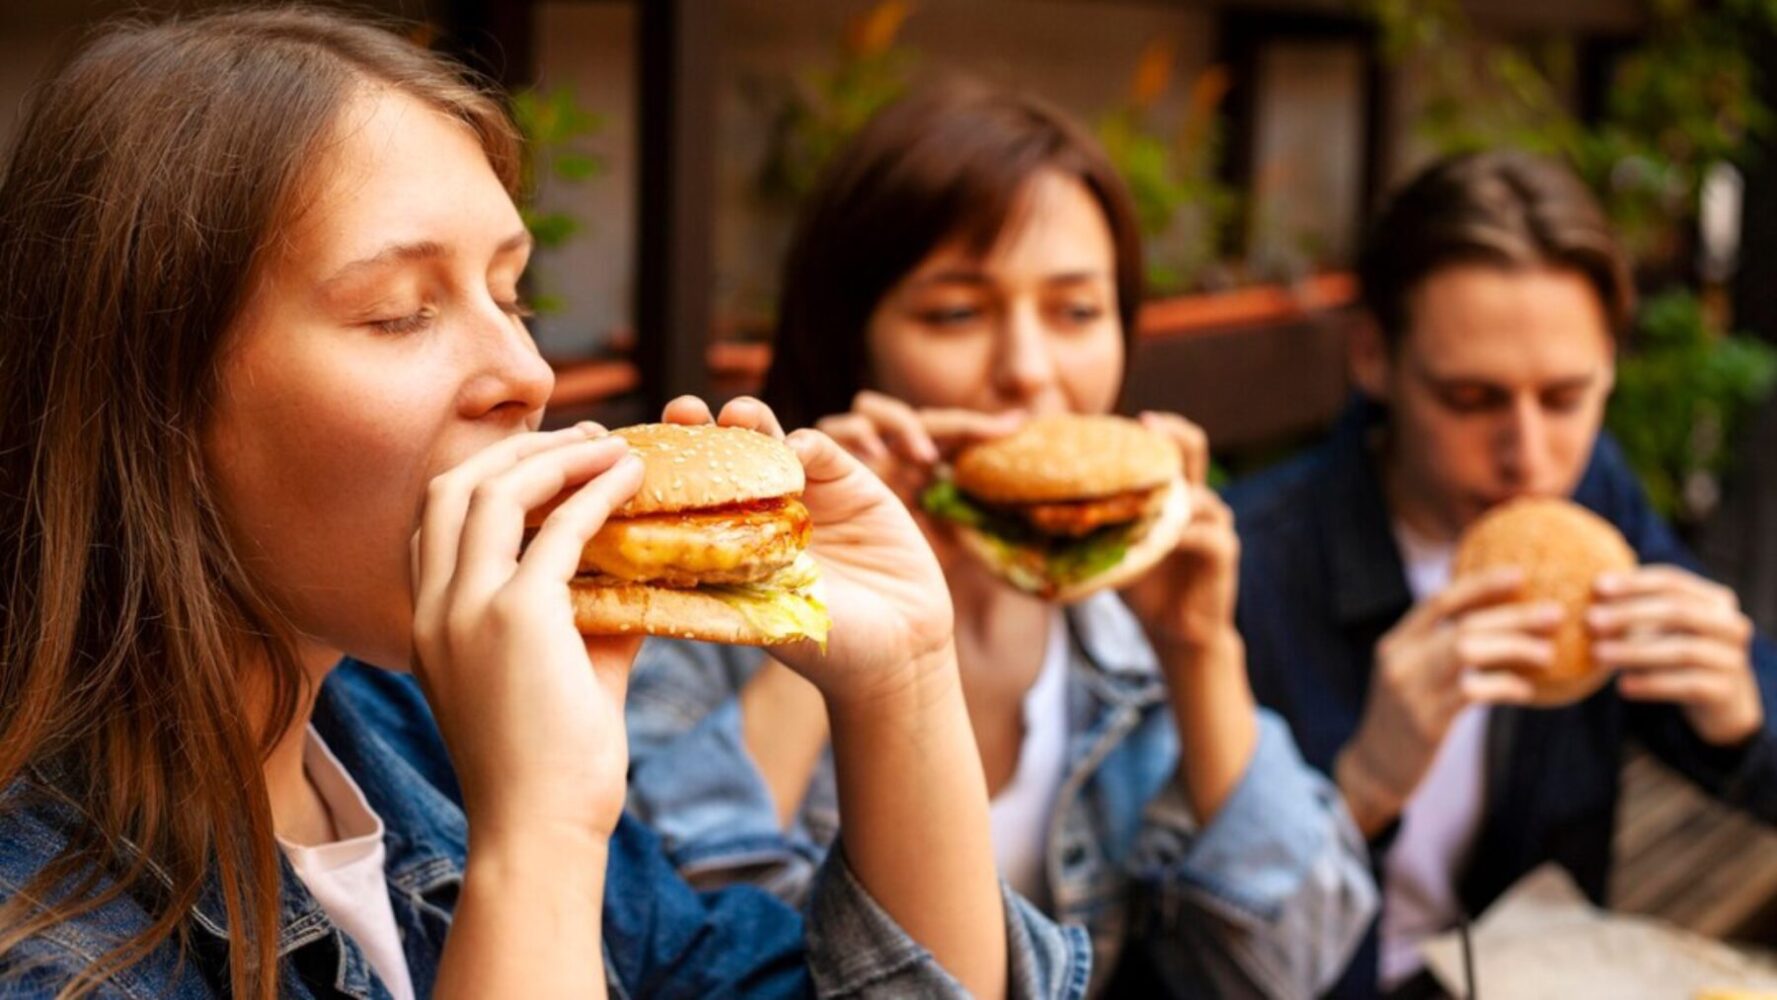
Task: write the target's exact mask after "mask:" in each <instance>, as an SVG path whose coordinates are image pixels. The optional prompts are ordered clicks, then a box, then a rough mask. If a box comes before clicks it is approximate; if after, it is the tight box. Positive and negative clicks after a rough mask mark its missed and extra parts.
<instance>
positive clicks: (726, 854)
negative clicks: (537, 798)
mask: <svg viewBox="0 0 1777 1000" xmlns="http://www.w3.org/2000/svg"><path fill="white" fill-rule="evenodd" d="M1067 620H1068V621H1067V623H1068V632H1069V636H1070V639H1071V640H1072V647H1071V650H1070V663H1069V665H1068V694H1067V699H1068V701H1067V703H1068V716H1069V719H1068V737H1067V740H1068V742H1067V764H1066V772H1065V775H1064V778H1063V781H1062V785H1061V788H1060V791H1059V792H1058V794H1057V797H1056V803H1055V806H1054V808H1053V810H1052V811H1051V814H1050V816H1049V820H1048V822H1049V835H1048V854H1047V858H1046V859H1045V860H1046V871H1047V879H1048V884H1049V890H1050V894H1051V895H1052V896H1053V905H1052V908H1051V912H1052V913H1053V914H1054V916H1055V917H1056V919H1058V920H1061V921H1063V922H1064V923H1067V924H1076V925H1078V926H1080V927H1083V928H1085V929H1086V930H1087V931H1088V932H1089V933H1090V934H1091V944H1092V953H1093V956H1094V959H1095V962H1096V964H1097V966H1098V976H1097V981H1096V983H1095V984H1094V985H1095V989H1096V990H1098V991H1102V992H1104V993H1105V995H1107V996H1154V995H1171V996H1180V997H1203V996H1225V997H1277V998H1294V997H1306V996H1310V995H1312V994H1313V993H1314V992H1316V991H1317V990H1318V989H1320V988H1322V987H1324V986H1325V985H1327V984H1328V983H1330V982H1331V981H1332V980H1333V979H1334V978H1335V977H1336V976H1337V975H1338V974H1339V971H1340V970H1341V969H1342V968H1343V967H1344V965H1345V962H1346V960H1347V958H1348V957H1349V955H1350V954H1351V949H1352V948H1353V947H1355V946H1356V943H1357V941H1358V940H1359V938H1360V937H1361V935H1362V934H1363V931H1364V928H1365V927H1366V926H1368V924H1369V920H1370V915H1371V914H1372V913H1373V912H1374V910H1375V896H1376V892H1375V887H1374V885H1373V884H1372V882H1371V877H1370V873H1369V870H1368V867H1367V860H1368V857H1367V854H1366V853H1365V851H1364V847H1363V840H1362V838H1361V837H1360V836H1359V835H1358V833H1357V828H1356V827H1355V826H1354V825H1353V824H1352V822H1351V819H1350V817H1348V816H1347V815H1346V813H1345V808H1344V803H1343V802H1342V801H1341V800H1340V798H1339V795H1338V792H1337V791H1336V790H1334V789H1333V787H1332V786H1331V784H1330V783H1328V782H1327V781H1326V780H1325V779H1324V778H1323V777H1321V776H1320V774H1319V773H1318V772H1316V771H1314V770H1313V769H1312V768H1310V767H1308V766H1306V765H1305V764H1303V763H1302V759H1301V757H1300V756H1299V755H1298V754H1297V753H1296V748H1295V746H1294V745H1293V744H1292V741H1291V740H1290V736H1289V732H1288V731H1287V730H1286V729H1285V727H1284V725H1283V723H1282V722H1281V721H1280V720H1279V719H1277V717H1276V716H1274V715H1272V714H1271V713H1269V712H1261V713H1260V718H1259V744H1258V748H1257V749H1256V750H1255V751H1254V754H1253V759H1252V761H1251V763H1250V764H1249V765H1248V766H1247V769H1246V773H1245V774H1244V775H1242V776H1241V779H1240V781H1239V783H1238V784H1237V785H1236V786H1235V787H1234V790H1233V791H1232V792H1231V793H1230V794H1229V796H1228V799H1227V802H1226V803H1225V804H1224V805H1223V806H1222V809H1221V811H1220V812H1219V813H1217V814H1216V817H1215V819H1214V820H1213V821H1212V822H1210V823H1208V824H1201V823H1199V822H1198V821H1197V819H1196V817H1195V816H1194V815H1193V814H1192V812H1191V809H1190V806H1189V805H1188V804H1187V803H1186V801H1185V798H1184V796H1183V795H1182V794H1181V793H1180V791H1179V785H1178V782H1177V781H1176V780H1175V775H1176V774H1177V771H1178V765H1179V743H1178V733H1177V730H1176V729H1175V728H1174V726H1173V716H1172V711H1171V709H1170V707H1169V706H1168V704H1167V697H1166V687H1165V683H1164V681H1163V680H1162V678H1161V675H1160V665H1159V663H1158V661H1157V660H1156V659H1155V657H1154V651H1153V648H1152V647H1151V646H1149V645H1148V641H1147V639H1146V637H1145V636H1144V635H1143V633H1142V631H1141V627H1140V626H1139V625H1138V624H1137V623H1136V621H1135V618H1134V616H1133V615H1131V614H1130V613H1129V610H1128V609H1127V608H1125V607H1124V606H1123V603H1122V602H1121V601H1120V600H1118V599H1117V597H1116V596H1115V595H1112V594H1100V595H1097V596H1096V597H1093V598H1091V599H1090V600H1087V601H1084V602H1082V603H1080V604H1078V605H1075V606H1074V607H1073V608H1071V609H1070V610H1069V612H1068V616H1067ZM760 659H761V657H760V655H759V654H758V653H757V652H756V651H754V650H750V649H739V648H736V647H724V646H710V645H705V644H702V643H693V642H679V641H663V640H650V641H649V642H648V643H647V644H646V645H645V646H643V648H642V653H641V655H640V656H639V657H638V658H637V660H636V673H635V679H634V682H633V683H632V685H631V688H630V697H629V708H628V713H629V733H630V754H631V757H632V761H633V767H632V769H631V773H630V806H631V808H632V809H634V810H635V812H636V814H637V815H639V816H641V817H643V818H644V819H645V820H646V821H647V822H649V823H650V824H652V825H653V826H654V827H655V828H656V829H658V830H659V831H660V834H661V837H662V838H663V839H664V841H665V842H666V847H667V850H668V851H669V853H670V855H671V857H672V859H673V860H674V861H675V862H677V863H678V865H679V867H680V870H681V871H683V872H684V873H685V874H686V876H687V877H689V878H691V879H693V880H694V881H697V882H698V883H699V884H712V885H717V884H728V883H732V882H736V881H745V882H750V883H752V884H754V885H758V886H761V887H763V888H767V889H769V890H771V891H772V892H773V893H774V894H777V895H779V896H781V897H783V898H785V899H787V900H792V901H795V900H800V899H801V898H802V897H803V894H804V893H806V891H807V889H808V885H809V879H810V878H811V877H812V876H813V873H814V871H815V868H816V865H818V864H819V863H820V862H821V859H822V858H823V857H825V856H826V852H827V849H828V847H829V845H831V844H833V843H835V842H836V834H837V831H838V822H839V812H838V796H837V792H836V787H835V784H834V779H833V770H832V759H831V755H830V754H829V755H828V756H827V758H825V759H824V760H823V761H822V763H821V765H820V766H819V767H818V768H817V769H816V771H815V774H814V776H813V778H812V780H811V782H810V787H809V790H808V793H807V796H806V797H805V799H804V800H803V803H802V807H801V809H800V810H799V812H798V815H797V817H796V819H795V822H794V823H793V824H792V826H791V828H790V829H789V830H788V831H785V830H784V829H783V827H782V825H781V824H780V823H779V821H778V816H777V810H776V806H775V805H774V804H773V801H772V798H771V794H770V792H769V791H767V790H766V788H765V783H764V779H763V778H762V777H761V776H760V774H759V772H758V769H757V767H756V766H755V765H754V763H753V759H752V757H751V755H750V754H749V753H748V752H747V749H746V746H745V743H744V740H743V737H742V734H741V716H740V708H739V691H740V689H741V688H742V686H744V684H745V683H746V680H747V679H748V678H749V677H751V676H752V673H753V671H754V670H755V669H756V668H757V667H758V664H759V662H760ZM1081 946H1082V951H1083V950H1084V942H1082V945H1081Z"/></svg>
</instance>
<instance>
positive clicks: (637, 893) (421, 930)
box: [0, 661, 1088, 1000]
mask: <svg viewBox="0 0 1777 1000" xmlns="http://www.w3.org/2000/svg"><path fill="white" fill-rule="evenodd" d="M314 724H315V727H316V729H318V730H319V731H320V733H321V736H322V738H323V739H325V740H326V741H327V745H328V746H329V747H330V748H332V750H333V751H334V753H336V754H337V755H338V756H339V759H340V761H341V763H343V764H344V765H345V768H346V770H347V771H349V772H350V773H351V775H352V777H353V778H354V779H355V780H356V781H357V782H358V784H359V786H360V787H362V788H363V790H364V795H365V797H366V798H367V799H369V801H370V804H371V806H372V807H373V808H375V809H376V811H377V813H378V814H379V815H381V817H382V819H383V823H384V825H385V827H386V833H385V835H384V846H385V848H386V851H387V875H388V889H389V901H390V903H391V904H392V905H393V907H394V912H395V919H396V922H397V924H398V925H399V927H400V930H401V937H402V947H403V950H404V951H405V952H406V955H407V964H408V967H409V969H410V971H411V972H412V975H413V984H414V989H415V993H416V995H418V996H421V997H425V996H429V995H430V994H431V992H432V988H433V985H434V977H435V976H436V975H437V971H438V963H439V959H440V956H441V955H442V952H443V948H444V939H445V935H446V933H447V932H448V931H449V929H450V922H451V913H452V910H453V908H454V907H455V905H456V899H457V893H458V891H459V890H460V888H461V886H462V880H463V866H464V862H465V860H466V857H467V844H466V835H467V828H466V826H465V821H464V816H463V812H462V804H461V796H460V794H459V792H458V788H457V783H456V778H455V776H454V774H453V772H452V770H451V766H450V762H449V760H448V758H447V757H446V756H445V751H444V745H443V743H442V741H441V740H440V739H439V736H438V731H437V728H436V727H435V725H434V723H433V720H432V716H431V713H430V711H429V710H428V709H427V707H426V704H425V702H424V700H423V699H422V698H421V697H420V694H419V691H418V687H417V686H416V685H415V684H414V682H413V680H412V679H411V678H408V677H403V676H399V675H396V674H392V673H388V672H386V671H382V670H377V669H375V668H373V667H366V666H363V665H360V664H355V663H352V662H350V661H347V662H346V663H344V664H342V665H341V666H340V667H339V668H338V669H337V670H335V671H334V672H333V674H332V676H331V677H330V678H329V679H328V681H327V682H326V684H325V685H323V687H322V689H321V693H320V698H319V702H318V704H317V705H316V708H315V715H314ZM56 785H57V781H56V777H55V773H54V771H53V770H52V769H50V768H42V767H40V768H35V769H33V771H32V774H31V776H30V777H28V778H26V779H22V780H20V781H19V782H16V783H15V784H14V785H13V787H11V788H9V789H7V790H6V792H5V794H4V796H0V901H5V900H7V899H8V898H9V897H11V896H13V895H14V894H16V893H17V892H18V890H19V888H20V887H21V886H23V885H24V884H25V883H26V882H27V881H28V880H29V879H30V878H31V877H32V876H33V875H35V874H36V873H37V872H38V871H40V870H42V868H43V867H44V866H45V864H46V863H47V862H48V861H49V860H50V859H51V858H52V857H53V856H54V855H55V853H56V852H57V851H58V850H59V849H60V847H61V846H62V845H63V844H64V843H66V842H67V840H68V836H69V832H70V830H71V829H73V828H74V827H75V826H76V825H77V824H79V823H80V822H81V817H80V815H79V812H78V810H77V809H76V808H75V807H74V806H73V804H72V803H71V802H70V801H69V800H68V799H66V798H64V797H59V796H58V794H57V789H56ZM213 888H214V887H213V886H212V890H213ZM1007 906H1008V909H1007V924H1008V931H1009V939H1008V945H1009V947H1008V951H1009V953H1010V960H1011V961H1010V970H1009V971H1010V979H1011V983H1012V993H1013V995H1015V996H1025V997H1037V996H1043V997H1064V996H1067V997H1073V996H1079V995H1081V994H1082V993H1083V992H1084V989H1085V985H1086V979H1087V975H1088V972H1087V969H1086V967H1085V966H1084V964H1082V963H1081V962H1080V961H1079V959H1078V957H1077V956H1076V955H1074V954H1073V953H1072V950H1071V947H1070V945H1071V942H1070V940H1069V938H1068V937H1067V936H1066V935H1064V934H1063V933H1062V932H1061V930H1060V929H1059V928H1057V927H1055V926H1054V925H1053V924H1052V923H1050V922H1049V921H1048V920H1047V919H1046V918H1044V917H1042V916H1041V915H1040V914H1038V913H1036V912H1035V911H1034V910H1032V909H1030V908H1029V907H1028V905H1027V904H1023V903H1021V902H1019V901H1017V900H1015V899H1008V903H1007ZM282 913H283V920H282V931H281V935H280V939H279V954H280V956H281V957H282V964H281V966H280V969H279V990H278V993H279V995H280V996H281V997H285V998H296V1000H304V998H321V997H358V998H378V1000H382V998H387V997H388V995H389V994H388V991H387V990H386V989H385V988H384V987H383V985H382V983H381V982H380V981H378V980H377V979H376V977H375V974H374V973H373V972H372V971H371V969H370V965H369V963H368V962H367V961H366V960H365V958H364V956H363V954H362V953H361V952H360V951H359V950H358V948H357V946H356V945H355V944H354V943H353V942H352V941H351V939H350V938H348V937H347V936H346V935H345V934H343V933H342V932H341V931H340V930H339V929H338V928H336V927H335V926H334V925H333V923H332V922H331V921H330V920H329V919H328V918H327V916H326V914H325V913H323V912H322V911H321V908H320V906H319V904H318V903H316V901H315V899H314V897H313V896H311V895H309V894H308V892H307V891H306V890H305V889H304V887H303V885H302V883H301V882H300V881H299V880H297V879H296V878H295V877H294V875H293V874H292V873H291V871H290V869H289V868H288V866H286V867H285V871H284V881H283V898H282ZM191 918H192V924H193V926H194V928H195V932H194V934H193V935H192V943H193V947H192V949H191V950H190V952H189V954H188V955H187V956H185V960H184V961H181V955H180V953H179V950H178V949H177V948H176V947H174V946H167V947H163V948H161V949H159V950H157V951H156V952H155V953H153V954H152V955H150V956H149V957H148V959H147V960H146V961H144V962H142V963H141V964H139V965H136V966H134V967H132V968H130V969H129V970H127V971H126V972H124V973H123V974H121V975H118V976H116V977H113V978H112V979H111V980H110V981H109V982H107V983H106V984H105V986H104V987H103V988H102V989H101V990H100V991H99V993H98V996H100V997H104V998H124V997H128V998H147V997H164V998H169V1000H195V998H213V997H223V996H227V995H228V988H227V986H228V975H227V970H226V967H225V962H224V957H225V950H226V949H225V941H226V936H227V933H228V930H227V927H228V921H227V918H226V917H225V916H224V913H223V911H222V908H221V905H220V902H219V900H218V899H217V897H216V896H215V895H214V893H213V891H212V893H210V894H208V895H206V897H205V898H204V899H203V900H202V901H201V902H200V904H199V905H198V906H197V907H196V908H195V910H194V912H193V913H192V915H191ZM148 924H149V916H148V913H147V912H146V911H145V910H144V908H143V907H142V906H141V905H139V904H138V903H137V902H135V901H133V900H129V899H123V900H117V901H114V902H112V903H110V904H108V905H106V906H104V907H103V908H101V909H100V910H98V911H97V912H94V913H91V914H88V915H86V916H84V917H82V918H80V919H78V920H76V921H74V922H72V923H66V924H61V925H58V926H55V927H53V928H50V929H49V930H47V931H44V932H43V933H41V934H38V935H37V936H35V937H32V938H30V939H28V940H27V941H25V942H24V943H23V944H22V945H19V946H18V947H15V948H13V949H12V950H10V951H8V952H6V953H5V954H0V997H8V998H32V1000H36V998H48V997H51V996H53V995H55V993H56V991H57V990H58V989H59V988H60V987H61V986H62V985H63V984H65V983H66V982H67V981H68V979H69V977H70V975H71V974H72V973H74V972H75V971H77V970H78V969H80V968H83V967H85V966H86V965H88V964H90V963H91V962H92V961H93V959H94V958H96V957H97V956H99V955H100V954H102V953H103V952H105V951H106V950H108V949H109V948H110V947H112V946H113V945H115V944H116V943H117V942H118V941H120V940H122V939H124V938H127V937H128V936H129V935H130V934H132V933H136V932H139V931H140V930H142V929H143V928H145V927H147V926H148ZM586 946H587V947H589V948H590V947H594V943H593V942H590V941H589V942H587V944H586ZM604 949H605V952H604V953H605V970H606V978H607V983H608V985H609V987H610V991H611V995H612V996H613V997H620V998H626V997H686V998H691V997H697V998H702V997H792V996H806V995H814V994H818V995H822V996H881V997H891V996H892V997H904V996H914V995H918V996H938V995H951V996H963V995H965V993H964V991H963V990H962V989H961V987H960V985H959V984H958V983H956V981H955V980H954V979H952V978H951V977H950V976H949V975H948V974H946V973H945V972H944V971H943V970H942V969H941V968H939V967H938V965H937V963H936V962H935V961H933V959H932V957H931V956H930V954H929V953H927V952H926V951H925V950H924V949H923V948H921V947H920V946H919V945H918V944H917V943H915V942H914V941H913V940H912V939H911V938H909V937H908V936H907V935H906V934H905V933H904V932H903V931H902V930H901V929H900V928H899V927H898V926H896V925H895V923H894V922H893V921H892V920H891V919H890V918H889V916H888V915H887V914H886V913H885V912H884V911H882V910H881V909H880V908H879V907H878V906H877V905H876V903H875V902H874V901H873V900H872V899H871V898H870V896H869V895H868V894H867V893H866V892H865V891H864V889H863V888H862V886H861V885H860V884H859V883H858V882H857V881H856V880H855V879H854V878H853V877H852V875H851V873H850V871H849V869H848V868H847V867H846V864H845V862H844V860H843V858H835V859H834V860H832V861H830V862H829V863H828V864H826V865H825V866H824V867H823V868H822V869H821V871H820V873H819V875H818V876H817V883H816V886H815V889H814V891H813V893H812V896H811V898H810V900H809V902H808V905H807V907H806V910H805V914H798V913H797V912H796V911H795V910H792V909H791V908H789V907H788V906H785V905H784V904H783V903H782V902H780V901H779V900H777V899H774V898H773V897H771V896H770V895H768V894H766V893H764V892H760V891H758V890H756V889H752V888H749V887H738V888H735V889H730V890H725V891H722V892H716V893H699V892H697V891H695V890H693V889H692V888H691V887H690V886H688V885H686V884H685V882H684V881H683V880H682V879H681V878H680V877H679V875H678V874H677V872H675V871H674V870H673V868H672V866H671V865H670V864H668V862H667V861H666V858H665V856H664V855H663V854H662V853H661V850H660V846H659V842H658V840H657V839H656V837H655V836H654V834H652V833H651V832H649V831H648V830H647V829H646V828H645V827H643V826H642V825H641V824H640V823H638V822H636V821H635V820H633V819H630V818H628V817H625V818H624V819H623V821H622V822H621V823H620V824H619V826H618V829H617V831H616V834H615V836H614V837H613V838H612V841H611V849H610V862H609V869H608V873H607V876H606V890H605V913H604Z"/></svg>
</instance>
